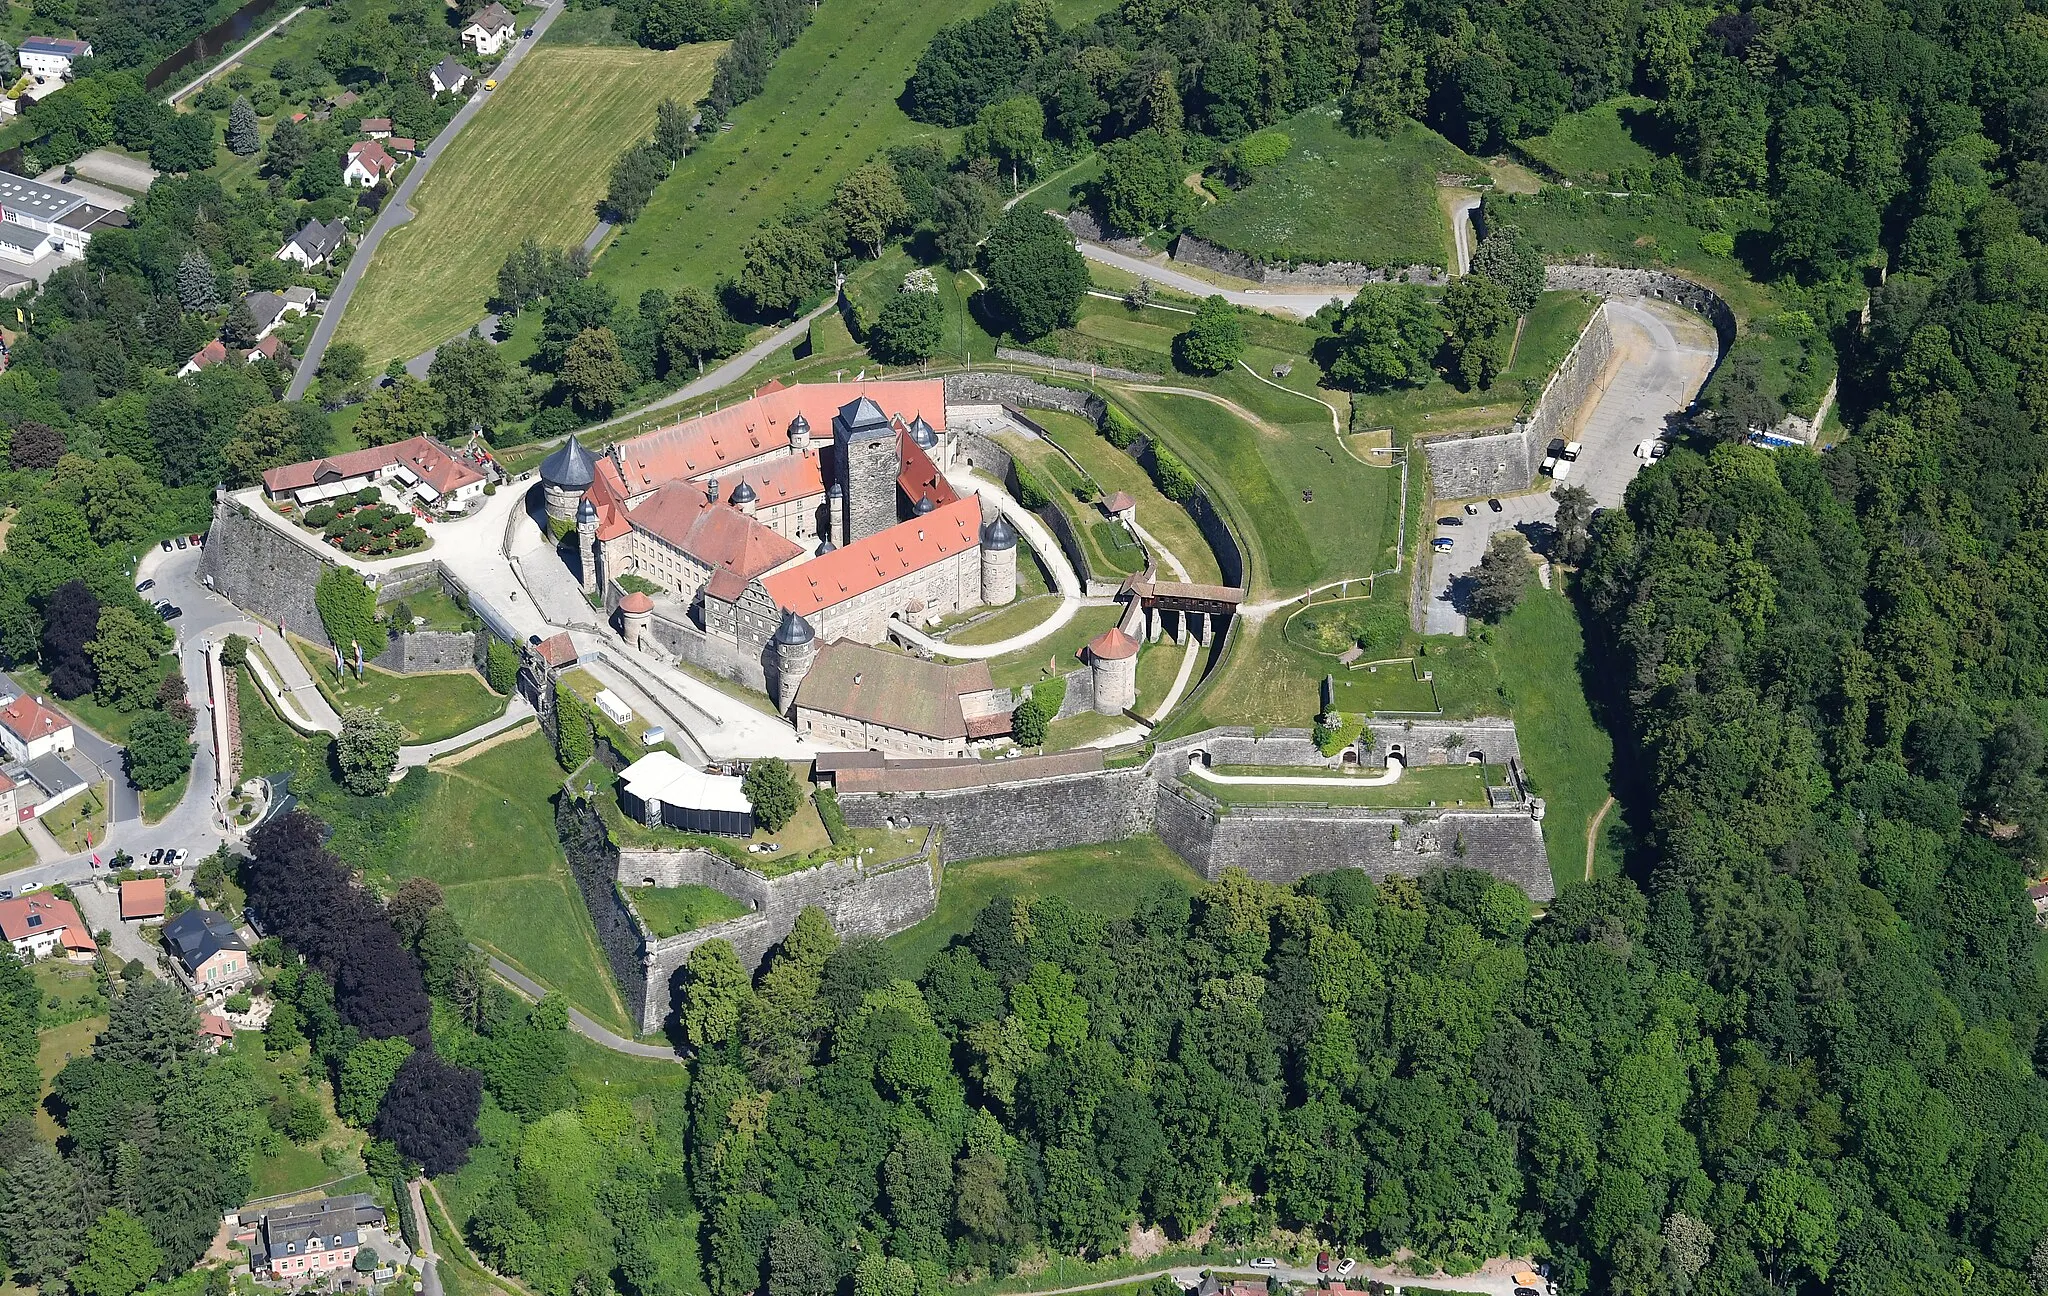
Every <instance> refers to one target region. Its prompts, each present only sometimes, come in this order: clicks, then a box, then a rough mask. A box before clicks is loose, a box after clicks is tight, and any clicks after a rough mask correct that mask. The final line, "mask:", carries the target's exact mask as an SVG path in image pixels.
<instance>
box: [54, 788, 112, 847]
mask: <svg viewBox="0 0 2048 1296" xmlns="http://www.w3.org/2000/svg"><path fill="white" fill-rule="evenodd" d="M112 789H113V784H111V783H95V784H93V785H92V786H91V787H89V788H87V789H86V790H85V791H83V792H81V793H79V794H78V795H77V796H75V797H72V798H71V799H70V800H69V801H66V802H65V803H64V804H63V805H60V806H58V807H57V808H56V809H55V810H52V811H50V813H48V814H46V815H41V816H38V818H39V819H40V820H41V821H42V825H43V827H45V828H47V829H49V830H50V835H51V836H52V837H55V838H56V839H57V844H58V845H59V846H62V847H63V848H64V853H65V854H67V855H75V854H77V853H78V852H80V851H82V850H85V849H86V848H88V847H90V846H96V845H98V844H99V843H101V842H104V841H105V840H106V839H107V794H108V793H109V792H110V791H111V790H112Z"/></svg>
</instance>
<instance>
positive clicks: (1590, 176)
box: [1514, 95, 1657, 189]
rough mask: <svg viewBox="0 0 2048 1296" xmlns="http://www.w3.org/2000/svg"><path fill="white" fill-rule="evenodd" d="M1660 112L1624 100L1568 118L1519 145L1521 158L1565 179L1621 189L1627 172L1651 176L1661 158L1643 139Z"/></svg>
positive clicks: (1635, 98)
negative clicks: (1655, 113) (1654, 115)
mask: <svg viewBox="0 0 2048 1296" xmlns="http://www.w3.org/2000/svg"><path fill="white" fill-rule="evenodd" d="M1655 106H1656V105H1655V104H1654V103H1652V102H1651V101H1650V100H1648V99H1644V98H1641V97H1639V96H1636V95H1623V96H1622V97H1621V98H1619V99H1609V100H1608V101H1607V102H1606V103H1600V104H1594V105H1593V106H1592V107H1591V108H1588V109H1586V110H1585V111H1584V112H1575V113H1566V114H1565V115H1564V116H1563V117H1562V118H1561V119H1560V120H1559V121H1558V123H1557V125H1555V126H1553V127H1551V129H1550V132H1549V133H1548V134H1546V135H1537V136H1534V137H1532V138H1530V139H1525V140H1517V141H1516V142H1515V146H1514V148H1515V152H1517V153H1520V154H1521V155H1522V156H1523V157H1526V158H1528V159H1529V161H1531V162H1532V163H1534V164H1536V165H1537V166H1539V167H1542V168H1543V169H1544V170H1545V171H1548V172H1549V173H1550V174H1552V175H1554V176H1558V177H1560V178H1561V179H1565V180H1573V181H1577V182H1578V183H1580V184H1592V185H1597V186H1601V187H1605V188H1608V189H1619V188H1621V187H1622V184H1621V179H1622V174H1623V173H1624V172H1646V171H1648V170H1649V169H1650V167H1651V166H1653V165H1655V164H1656V161H1657V155H1656V154H1655V153H1654V152H1652V151H1651V150H1650V149H1649V148H1648V147H1647V146H1645V145H1644V144H1643V142H1642V138H1641V137H1642V136H1644V135H1646V134H1647V133H1648V132H1647V130H1646V128H1647V127H1648V125H1649V122H1648V120H1647V118H1648V114H1649V111H1650V110H1651V109H1652V108H1654V107H1655Z"/></svg>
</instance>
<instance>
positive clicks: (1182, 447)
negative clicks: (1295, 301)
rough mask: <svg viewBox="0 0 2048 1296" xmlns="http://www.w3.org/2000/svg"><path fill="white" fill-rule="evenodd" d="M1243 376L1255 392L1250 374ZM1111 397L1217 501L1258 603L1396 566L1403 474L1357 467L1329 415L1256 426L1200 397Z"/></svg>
mask: <svg viewBox="0 0 2048 1296" xmlns="http://www.w3.org/2000/svg"><path fill="white" fill-rule="evenodd" d="M1239 377H1241V378H1244V379H1245V380H1246V382H1247V384H1248V385H1251V386H1257V384H1255V383H1251V382H1250V379H1249V376H1248V375H1243V374H1240V375H1239ZM1115 391H1116V396H1117V401H1118V403H1119V404H1121V405H1123V406H1124V408H1125V409H1126V410H1128V411H1129V412H1130V413H1131V414H1133V415H1134V416H1135V417H1136V419H1137V421H1138V422H1139V423H1140V424H1141V425H1143V426H1145V427H1146V428H1148V429H1150V430H1152V431H1154V432H1156V433H1158V434H1159V435H1160V437H1161V438H1162V440H1163V441H1164V442H1165V443H1166V444H1167V445H1168V446H1170V447H1172V448H1173V449H1174V450H1175V451H1176V452H1178V453H1179V454H1180V456H1181V458H1183V459H1185V460H1186V461H1187V462H1188V465H1189V466H1190V467H1191V468H1193V469H1194V470H1195V472H1196V474H1197V475H1198V476H1199V477H1200V478H1201V479H1202V482H1203V484H1204V485H1205V486H1207V487H1208V488H1209V489H1210V490H1211V491H1212V492H1217V493H1218V494H1219V495H1220V499H1219V501H1218V502H1219V503H1220V504H1221V506H1222V508H1223V510H1224V513H1225V515H1226V517H1228V518H1229V519H1230V521H1231V524H1232V529H1233V531H1234V532H1235V533H1236V534H1237V536H1238V537H1239V539H1240V541H1241V542H1242V543H1244V544H1245V545H1246V546H1247V547H1248V548H1249V549H1250V551H1251V552H1250V555H1249V561H1250V567H1251V573H1250V576H1251V585H1252V590H1253V594H1254V596H1255V597H1258V596H1262V595H1271V594H1276V593H1277V594H1286V593H1291V592H1293V591H1297V590H1300V589H1302V588H1305V587H1307V586H1312V585H1315V584H1318V583H1321V582H1324V581H1330V580H1336V579H1339V578H1342V577H1347V576H1365V575H1367V574H1369V573H1371V572H1373V571H1377V570H1381V569H1383V568H1385V567H1388V566H1391V565H1392V552H1391V551H1392V545H1393V540H1394V531H1395V523H1396V520H1397V519H1396V517H1395V516H1394V513H1393V510H1394V508H1395V507H1396V503H1395V499H1394V497H1395V496H1396V495H1397V494H1398V493H1399V490H1400V480H1401V479H1400V474H1399V473H1398V471H1396V470H1394V469H1391V468H1380V467H1373V466H1368V465H1367V464H1365V463H1362V462H1360V461H1359V460H1358V459H1357V458H1355V457H1354V456H1353V455H1352V453H1351V451H1350V450H1349V449H1348V448H1346V447H1345V446H1344V445H1343V444H1341V443H1340V442H1339V440H1338V437H1337V434H1336V432H1335V431H1333V430H1332V428H1331V426H1330V421H1329V412H1328V411H1327V410H1324V411H1322V412H1321V417H1320V418H1317V417H1313V416H1310V417H1307V418H1305V419H1304V417H1303V414H1302V412H1301V411H1300V410H1299V409H1297V410H1295V411H1294V412H1293V413H1292V415H1291V418H1292V419H1293V420H1299V421H1290V422H1287V423H1284V424H1282V423H1277V422H1274V421H1272V420H1271V419H1265V420H1263V421H1262V422H1261V423H1260V424H1258V425H1256V426H1255V425H1253V424H1251V423H1248V422H1246V421H1245V420H1244V419H1242V418H1240V417H1239V416H1238V415H1236V414H1234V413H1232V412H1231V411H1230V410H1228V409H1226V408H1224V407H1223V406H1221V405H1217V404H1215V403H1213V402H1211V401H1207V400H1201V399H1198V398H1196V397H1192V396H1174V395H1167V394H1164V393H1159V392H1147V391H1139V390H1135V389H1132V388H1126V387H1119V388H1116V389H1115ZM1265 391H1266V393H1267V395H1268V396H1274V397H1277V396H1279V395H1280V393H1278V392H1274V391H1272V389H1270V388H1267V389H1265ZM1296 404H1297V405H1299V404H1300V403H1299V402H1296ZM1253 412H1257V411H1256V409H1254V411H1253Z"/></svg>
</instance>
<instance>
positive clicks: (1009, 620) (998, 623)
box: [946, 562, 1061, 644]
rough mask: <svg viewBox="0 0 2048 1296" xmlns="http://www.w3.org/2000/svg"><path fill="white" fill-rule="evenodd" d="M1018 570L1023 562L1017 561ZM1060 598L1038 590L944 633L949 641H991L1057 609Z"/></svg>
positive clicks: (1025, 627)
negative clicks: (966, 624) (953, 630)
mask: <svg viewBox="0 0 2048 1296" xmlns="http://www.w3.org/2000/svg"><path fill="white" fill-rule="evenodd" d="M1017 566H1018V569H1019V571H1020V573H1021V571H1022V569H1023V566H1024V564H1023V563H1021V562H1020V563H1018V564H1017ZM1060 603H1061V599H1060V596H1059V595H1057V594H1039V595H1036V596H1034V597H1032V598H1020V599H1018V600H1017V601H1016V602H1015V603H1012V604H1010V605H1009V606H1008V607H1006V608H1004V609H1002V610H1001V611H1000V612H996V613H993V614H991V615H990V616H989V617H987V618H986V619H984V620H981V621H977V622H975V623H974V624H973V625H971V626H967V627H965V628H963V629H960V630H957V631H955V632H953V633H951V634H948V635H947V636H946V641H947V642H948V643H956V644H990V643H997V642H1000V641H1001V640H1004V639H1007V638H1009V637H1010V636H1011V635H1013V634H1022V633H1023V632H1024V631H1026V630H1029V629H1030V628H1031V627H1033V626H1035V625H1039V624H1042V623H1043V622H1044V621H1045V620H1046V618H1048V617H1050V616H1051V615H1052V614H1053V613H1055V612H1057V611H1059V609H1060Z"/></svg>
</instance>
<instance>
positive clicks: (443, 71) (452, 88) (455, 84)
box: [427, 55, 476, 94]
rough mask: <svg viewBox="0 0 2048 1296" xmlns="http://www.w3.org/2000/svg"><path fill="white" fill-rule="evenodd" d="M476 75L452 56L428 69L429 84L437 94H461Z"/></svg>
mask: <svg viewBox="0 0 2048 1296" xmlns="http://www.w3.org/2000/svg"><path fill="white" fill-rule="evenodd" d="M475 75H476V74H475V73H473V72H471V71H470V70H469V69H468V68H467V67H464V66H463V65H462V64H460V63H457V62H456V61H455V58H454V56H453V55H450V56H449V57H447V58H444V59H442V60H441V61H440V62H439V63H436V64H434V66H433V67H432V68H430V69H428V71H427V82H428V84H430V85H432V86H433V87H434V93H435V94H460V93H461V92H462V87H464V86H466V85H468V84H469V83H470V81H471V79H472V78H474V77H475Z"/></svg>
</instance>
